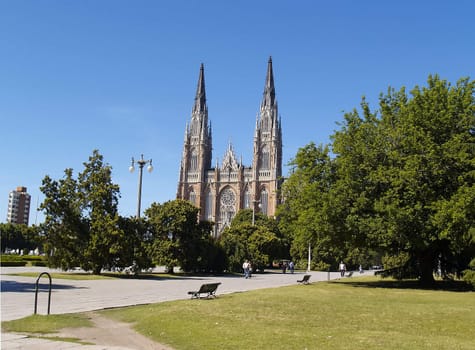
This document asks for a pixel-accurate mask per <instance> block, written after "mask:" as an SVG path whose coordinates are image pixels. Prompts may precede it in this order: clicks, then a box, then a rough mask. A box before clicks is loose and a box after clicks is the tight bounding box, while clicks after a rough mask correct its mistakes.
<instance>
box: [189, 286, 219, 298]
mask: <svg viewBox="0 0 475 350" xmlns="http://www.w3.org/2000/svg"><path fill="white" fill-rule="evenodd" d="M220 284H221V282H218V283H205V284H202V285H201V287H200V289H199V290H197V291H190V292H188V294H191V299H194V298H196V299H199V298H201V294H206V298H209V297H213V298H216V290H217V289H218V286H219V285H220Z"/></svg>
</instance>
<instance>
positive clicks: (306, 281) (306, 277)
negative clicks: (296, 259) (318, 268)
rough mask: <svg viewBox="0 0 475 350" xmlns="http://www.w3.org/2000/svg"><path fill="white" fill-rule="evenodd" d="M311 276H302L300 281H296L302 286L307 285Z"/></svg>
mask: <svg viewBox="0 0 475 350" xmlns="http://www.w3.org/2000/svg"><path fill="white" fill-rule="evenodd" d="M311 276H312V275H304V276H303V278H302V279H301V280H298V281H297V282H298V283H302V284H309V283H310V282H309V281H308V280H309V279H310V277H311Z"/></svg>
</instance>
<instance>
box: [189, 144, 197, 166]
mask: <svg viewBox="0 0 475 350" xmlns="http://www.w3.org/2000/svg"><path fill="white" fill-rule="evenodd" d="M197 170H198V153H197V152H196V149H192V150H191V157H190V171H197Z"/></svg>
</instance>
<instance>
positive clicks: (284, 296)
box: [2, 277, 475, 350]
mask: <svg viewBox="0 0 475 350" xmlns="http://www.w3.org/2000/svg"><path fill="white" fill-rule="evenodd" d="M444 288H447V285H444ZM218 295H219V290H218ZM101 313H102V314H103V315H105V316H108V317H111V318H115V319H118V320H121V321H125V322H130V323H133V324H134V328H135V329H136V330H137V331H138V332H140V333H142V334H143V335H145V336H147V337H150V338H151V339H154V340H155V341H157V342H161V343H165V344H169V345H170V346H172V347H173V348H174V349H176V350H180V349H187V350H188V349H190V350H193V349H206V350H212V349H220V350H221V349H272V350H273V349H286V350H288V349H308V350H310V349H345V350H346V349H364V350H371V349H378V350H380V349H398V350H403V349H408V350H409V349H410V350H413V349H447V350H449V349H450V350H452V349H475V335H474V334H475V333H474V332H475V331H474V330H475V293H474V292H469V291H463V290H462V289H460V288H459V287H458V286H456V287H455V288H454V289H453V291H447V290H429V289H418V287H417V285H416V284H415V283H414V282H411V281H409V282H396V281H392V280H381V279H380V278H378V277H359V278H352V279H344V280H341V281H334V282H319V283H313V284H310V285H294V286H289V287H281V288H272V289H263V290H256V291H250V292H246V293H234V294H227V295H223V294H222V295H219V296H218V298H216V299H210V300H207V299H200V300H181V301H173V302H165V303H159V304H153V305H143V306H135V307H128V308H120V309H112V310H104V311H101ZM62 316H67V317H73V318H74V317H75V315H62ZM62 316H58V315H51V316H43V317H46V318H50V319H51V320H55V319H56V318H57V317H62ZM34 317H38V316H34ZM76 317H78V318H79V319H81V318H84V315H83V314H77V315H76ZM20 321H22V320H17V321H10V322H3V323H2V328H4V327H6V329H10V330H13V331H15V330H16V331H22V330H21V329H18V328H17V329H12V328H11V327H12V324H13V323H15V322H20ZM33 321H35V319H34V318H33V319H30V318H25V319H23V322H24V323H23V325H22V327H23V331H25V329H26V330H28V331H30V332H33V331H34V330H33V329H34V327H33V326H31V325H30V324H29V322H33ZM62 322H63V321H61V320H60V321H59V322H56V323H62ZM81 322H82V321H81ZM40 323H44V322H43V321H42V322H40ZM53 323H54V322H53ZM64 326H65V327H66V325H64ZM68 327H70V326H69V325H68ZM36 329H37V328H36ZM36 332H38V330H36ZM124 346H126V344H124Z"/></svg>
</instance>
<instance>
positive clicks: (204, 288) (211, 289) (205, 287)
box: [198, 282, 221, 293]
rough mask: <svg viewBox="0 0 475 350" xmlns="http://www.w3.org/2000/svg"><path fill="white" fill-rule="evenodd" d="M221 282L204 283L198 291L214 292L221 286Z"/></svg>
mask: <svg viewBox="0 0 475 350" xmlns="http://www.w3.org/2000/svg"><path fill="white" fill-rule="evenodd" d="M220 284H221V282H218V283H206V284H203V285H201V288H200V290H199V291H198V293H212V292H214V291H215V290H216V289H218V286H219V285H220Z"/></svg>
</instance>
